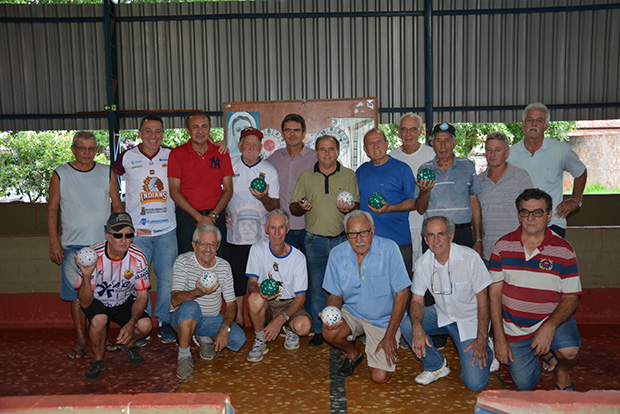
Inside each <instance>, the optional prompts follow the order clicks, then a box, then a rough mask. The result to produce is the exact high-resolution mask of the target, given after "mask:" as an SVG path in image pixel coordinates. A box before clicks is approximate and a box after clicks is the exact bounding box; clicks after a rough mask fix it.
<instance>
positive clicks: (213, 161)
mask: <svg viewBox="0 0 620 414" xmlns="http://www.w3.org/2000/svg"><path fill="white" fill-rule="evenodd" d="M211 168H215V169H216V170H219V169H220V159H219V158H217V157H211Z"/></svg>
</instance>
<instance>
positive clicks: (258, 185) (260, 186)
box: [250, 177, 267, 193]
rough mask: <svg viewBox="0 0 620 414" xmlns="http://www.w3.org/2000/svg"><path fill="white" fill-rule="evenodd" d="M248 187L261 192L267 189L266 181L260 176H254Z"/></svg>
mask: <svg viewBox="0 0 620 414" xmlns="http://www.w3.org/2000/svg"><path fill="white" fill-rule="evenodd" d="M250 188H251V189H252V190H256V191H258V192H259V193H262V192H263V191H265V190H266V189H267V183H266V182H265V180H264V179H262V178H260V177H256V178H255V179H253V180H252V182H251V183H250Z"/></svg>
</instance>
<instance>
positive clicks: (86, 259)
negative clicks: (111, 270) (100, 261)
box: [77, 247, 97, 267]
mask: <svg viewBox="0 0 620 414" xmlns="http://www.w3.org/2000/svg"><path fill="white" fill-rule="evenodd" d="M77 260H78V263H79V264H81V265H82V266H84V267H89V266H92V265H94V264H95V263H97V252H96V251H95V249H93V248H92V247H83V248H81V249H80V250H78V252H77Z"/></svg>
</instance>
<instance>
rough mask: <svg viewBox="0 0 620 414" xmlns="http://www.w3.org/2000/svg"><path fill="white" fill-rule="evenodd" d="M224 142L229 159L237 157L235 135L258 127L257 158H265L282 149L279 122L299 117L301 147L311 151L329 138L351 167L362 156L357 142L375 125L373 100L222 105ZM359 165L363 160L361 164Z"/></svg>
mask: <svg viewBox="0 0 620 414" xmlns="http://www.w3.org/2000/svg"><path fill="white" fill-rule="evenodd" d="M223 109H224V111H223V112H224V116H225V120H226V129H225V133H226V142H227V145H228V148H229V151H230V155H231V156H235V155H239V148H238V143H239V136H240V133H241V130H243V128H246V127H248V126H253V127H255V128H259V129H260V130H261V131H262V132H263V135H264V138H263V149H262V152H261V156H262V157H263V158H268V157H269V156H270V155H271V154H273V152H274V151H276V150H278V149H279V148H284V147H285V146H286V143H285V141H284V137H283V136H282V131H281V128H282V127H281V123H282V120H283V119H284V117H285V116H286V115H288V114H292V113H293V114H299V115H301V116H302V117H303V118H304V119H305V121H306V134H305V137H304V145H306V146H307V147H309V148H311V149H314V141H315V139H316V138H317V137H319V136H322V135H326V134H328V135H332V136H334V137H335V138H336V139H338V140H339V141H340V156H339V161H340V162H341V163H342V164H343V165H344V166H346V167H349V168H355V167H357V165H359V161H360V159H363V157H364V156H365V154H363V151H362V153H361V154H360V153H359V151H360V148H361V146H360V145H359V142H361V140H362V139H363V136H364V134H365V133H366V132H367V131H368V130H370V129H371V128H373V127H374V126H375V125H377V120H378V111H377V99H376V98H351V99H325V100H301V101H274V102H225V103H224V108H223ZM362 162H363V161H362Z"/></svg>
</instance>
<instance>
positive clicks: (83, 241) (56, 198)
mask: <svg viewBox="0 0 620 414" xmlns="http://www.w3.org/2000/svg"><path fill="white" fill-rule="evenodd" d="M71 151H72V152H73V155H74V156H75V161H72V162H70V163H68V164H64V165H61V166H60V167H58V168H57V169H56V170H55V171H54V174H53V175H52V179H51V181H50V187H49V199H48V206H47V230H48V234H49V246H50V247H49V254H50V260H51V261H52V262H54V263H56V264H58V265H62V285H61V290H60V298H61V299H62V300H65V301H70V302H71V318H72V320H73V326H74V327H75V334H76V337H77V342H76V344H75V346H74V347H73V349H71V350H70V351H69V353H68V354H67V358H68V359H69V360H76V359H80V358H82V357H83V356H84V353H85V352H86V348H87V346H88V341H87V337H86V318H85V316H84V313H82V311H81V310H80V306H79V303H78V300H77V299H78V298H77V290H76V289H75V285H76V283H77V280H78V268H77V266H76V264H75V261H74V256H75V253H76V252H77V251H78V250H79V249H81V248H82V247H85V246H90V245H91V244H94V243H97V242H99V241H101V240H102V239H103V235H104V231H103V227H104V225H105V223H106V220H107V219H108V216H109V215H110V200H111V202H112V210H113V211H115V212H116V211H121V210H122V205H121V200H120V196H119V193H118V183H117V181H116V180H111V179H110V167H109V166H108V165H103V164H99V163H96V162H95V155H96V154H97V140H96V138H95V135H93V134H92V133H91V132H88V131H79V132H77V133H76V134H75V136H74V137H73V144H72V145H71ZM59 210H60V213H61V222H62V241H60V240H59V237H58V211H59Z"/></svg>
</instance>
